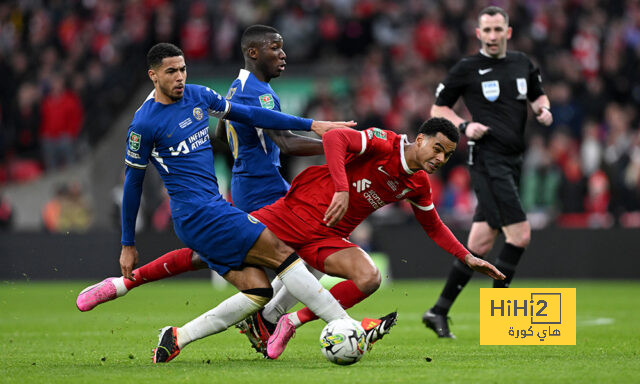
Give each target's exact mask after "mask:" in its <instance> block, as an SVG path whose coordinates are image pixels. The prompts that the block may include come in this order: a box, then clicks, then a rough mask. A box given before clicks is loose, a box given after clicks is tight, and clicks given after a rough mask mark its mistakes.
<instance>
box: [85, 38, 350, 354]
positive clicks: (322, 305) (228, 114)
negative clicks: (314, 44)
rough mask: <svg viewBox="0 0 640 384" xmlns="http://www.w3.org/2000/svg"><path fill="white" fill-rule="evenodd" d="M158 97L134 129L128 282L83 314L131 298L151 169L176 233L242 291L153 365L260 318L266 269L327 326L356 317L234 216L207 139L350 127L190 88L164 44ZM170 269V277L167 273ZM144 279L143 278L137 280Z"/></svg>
mask: <svg viewBox="0 0 640 384" xmlns="http://www.w3.org/2000/svg"><path fill="white" fill-rule="evenodd" d="M147 61H148V64H149V70H148V74H149V78H150V79H151V80H152V81H153V83H154V90H153V92H151V94H150V95H149V97H147V99H146V100H145V102H144V103H143V104H142V106H141V107H140V108H139V109H138V110H137V111H136V113H135V115H134V118H133V121H132V122H131V125H130V126H129V132H128V139H127V148H126V156H125V164H126V171H125V172H126V173H125V183H124V193H123V207H122V217H123V218H122V239H121V243H122V251H121V254H120V267H121V271H122V275H123V277H124V279H106V280H104V281H102V282H100V283H98V284H96V285H94V286H91V287H88V288H86V289H85V290H84V291H83V292H81V294H80V295H79V297H78V300H77V305H78V308H79V309H80V310H88V309H90V308H93V306H95V305H94V302H96V301H101V298H102V297H103V296H105V295H106V296H111V295H113V294H114V292H111V291H112V290H115V291H118V290H125V289H126V287H125V286H124V284H122V281H123V280H127V279H128V280H134V276H133V274H132V271H133V268H134V267H135V265H136V264H137V260H138V251H137V249H136V247H135V242H134V237H135V231H134V228H135V220H136V215H137V211H138V208H139V204H140V196H141V193H142V181H143V179H144V174H145V169H146V167H147V164H148V162H149V161H151V162H152V163H153V164H154V166H155V167H156V169H157V170H158V172H159V174H160V176H161V177H162V179H163V181H164V184H165V186H166V188H167V191H168V193H169V196H170V199H171V214H172V217H173V221H174V228H175V231H176V234H177V235H178V237H179V238H180V240H182V241H183V242H184V243H185V244H186V245H187V246H188V247H189V248H190V249H192V250H195V251H196V252H197V253H198V254H199V256H200V258H201V260H203V261H204V262H206V263H207V265H208V266H209V267H210V268H211V269H214V270H215V271H216V272H218V273H219V274H220V275H222V276H224V278H225V279H226V280H227V281H229V282H230V283H231V284H233V285H234V286H236V287H237V288H238V289H239V290H240V291H241V292H239V293H238V294H236V295H234V296H232V297H230V298H228V299H227V300H225V301H223V302H222V303H220V304H219V305H218V306H217V307H215V308H214V309H212V310H210V311H208V312H206V313H204V314H203V315H201V316H200V317H198V318H196V319H195V320H193V321H191V322H189V323H187V324H186V325H185V326H183V327H180V328H178V327H165V328H163V329H162V331H161V333H160V337H159V343H158V347H157V348H156V349H155V350H154V356H153V362H154V363H160V362H168V361H170V360H171V359H173V358H174V357H176V356H177V355H178V354H179V353H180V349H181V348H182V347H184V346H185V345H187V344H188V343H190V342H192V341H194V340H197V339H199V338H202V337H204V336H206V335H210V334H212V333H218V332H221V331H223V330H225V329H226V328H228V327H229V326H231V325H233V324H236V323H237V322H239V321H240V320H242V319H244V318H245V317H246V316H248V315H250V314H251V313H253V312H255V311H257V310H258V309H260V308H261V307H262V306H264V304H266V302H268V301H269V299H270V298H271V297H272V295H273V289H272V288H271V285H270V284H269V280H268V279H267V276H266V274H265V272H264V270H263V268H262V267H268V268H271V269H274V270H275V271H276V274H277V276H278V277H279V278H280V280H281V281H282V283H283V284H284V286H285V287H287V288H288V290H289V291H290V292H291V293H292V294H293V295H294V296H296V298H298V299H299V300H300V301H301V302H303V303H305V304H306V305H307V306H309V307H310V308H311V309H312V310H313V311H314V312H315V313H316V314H318V315H319V316H320V317H321V318H322V319H324V320H325V321H327V322H328V321H331V320H334V319H337V318H343V317H348V315H347V314H346V312H345V311H344V309H342V307H341V306H340V304H339V303H338V302H337V301H336V300H335V299H334V298H333V297H332V296H331V294H330V293H329V292H328V291H327V290H325V289H324V288H322V286H321V285H320V283H319V282H318V281H317V280H316V279H315V278H314V277H313V275H311V274H310V273H309V271H307V269H306V268H305V267H304V265H303V263H302V262H301V260H300V259H299V258H298V256H297V255H296V254H295V252H293V249H292V248H290V247H289V246H287V245H286V244H284V243H283V242H282V241H280V240H279V239H278V238H277V237H276V236H275V235H273V233H272V232H271V231H269V230H268V229H267V228H266V227H265V226H264V225H263V224H262V223H260V222H259V221H257V220H256V219H254V218H253V217H251V216H250V215H248V214H247V213H245V212H243V211H241V210H239V209H237V208H235V207H232V206H231V205H230V204H229V203H227V202H226V201H225V200H224V199H223V198H222V196H221V195H220V193H219V191H218V185H217V179H216V176H215V173H214V168H213V154H212V151H211V143H210V141H209V135H208V119H207V118H206V117H207V113H209V114H211V115H214V116H216V117H219V118H228V119H230V120H232V121H237V122H240V123H244V124H248V125H252V126H259V127H263V128H265V129H283V130H291V129H293V130H312V131H314V132H315V133H317V134H318V135H320V136H322V135H323V133H324V132H326V131H327V130H330V129H333V128H336V127H352V126H354V125H355V123H352V122H349V123H345V122H338V123H332V122H318V121H311V120H309V119H302V118H297V117H293V116H289V115H285V114H282V113H280V112H276V111H271V110H269V109H266V108H257V107H248V106H244V105H242V104H237V103H233V102H228V101H227V100H225V99H223V98H222V97H221V96H220V95H218V94H217V93H216V92H215V91H213V90H211V89H209V88H206V87H202V86H198V85H192V84H186V77H187V71H186V64H185V60H184V54H183V53H182V51H181V50H180V49H179V48H178V47H176V46H175V45H172V44H168V43H160V44H156V45H155V46H153V47H152V48H151V49H150V50H149V52H148V54H147ZM163 267H164V268H165V269H168V268H170V267H171V266H168V265H167V264H164V265H163ZM136 278H139V279H144V276H136Z"/></svg>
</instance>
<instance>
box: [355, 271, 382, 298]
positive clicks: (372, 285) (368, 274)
mask: <svg viewBox="0 0 640 384" xmlns="http://www.w3.org/2000/svg"><path fill="white" fill-rule="evenodd" d="M353 282H354V283H355V284H356V286H357V287H358V289H359V290H360V291H361V292H362V293H364V294H366V295H370V294H372V293H373V292H375V291H377V290H378V288H380V284H381V283H382V277H381V275H380V270H379V269H378V268H376V267H371V268H366V269H365V268H363V269H360V270H359V273H358V276H357V277H356V278H354V279H353Z"/></svg>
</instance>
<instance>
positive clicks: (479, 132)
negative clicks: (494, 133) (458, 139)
mask: <svg viewBox="0 0 640 384" xmlns="http://www.w3.org/2000/svg"><path fill="white" fill-rule="evenodd" d="M487 132H489V127H487V126H486V125H484V124H480V123H476V122H473V121H472V122H471V123H469V124H468V125H467V129H465V134H466V135H467V137H468V138H470V139H471V140H478V139H479V138H481V137H482V136H484V135H485V134H486V133H487Z"/></svg>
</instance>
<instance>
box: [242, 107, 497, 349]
mask: <svg viewBox="0 0 640 384" xmlns="http://www.w3.org/2000/svg"><path fill="white" fill-rule="evenodd" d="M458 139H459V133H458V129H457V128H456V127H455V126H454V125H453V124H452V123H451V122H450V121H449V120H447V119H444V118H432V119H429V120H428V121H426V122H425V123H423V124H422V126H421V127H420V129H419V130H418V135H417V138H416V141H415V142H413V143H409V142H408V141H407V139H406V137H405V136H404V135H398V134H395V133H393V132H391V131H385V130H382V129H378V128H369V129H367V130H364V131H361V132H359V131H355V130H350V129H337V130H333V131H331V132H328V133H327V134H325V135H324V136H323V146H324V150H325V155H326V159H327V164H325V165H321V166H312V167H309V168H307V169H305V170H304V171H302V172H301V173H300V174H299V175H298V176H297V177H296V178H295V179H294V180H293V182H292V183H291V189H290V190H289V192H288V193H287V195H286V196H285V197H283V198H281V199H280V200H278V201H277V202H275V203H274V204H272V205H268V206H265V207H263V208H261V209H259V210H257V211H254V212H252V213H251V214H252V216H254V217H255V218H257V219H258V220H260V221H261V222H262V223H263V224H265V225H266V226H267V227H268V228H269V229H270V230H271V231H273V232H274V233H275V234H276V236H277V237H278V238H280V239H281V240H282V241H284V242H285V243H287V244H288V245H289V246H291V247H292V248H294V249H295V250H296V251H297V252H298V255H300V257H301V258H302V259H303V260H305V261H306V262H307V263H308V264H309V265H311V266H312V267H314V268H316V269H318V270H320V271H322V272H325V273H326V274H328V275H332V276H338V277H342V278H344V279H347V280H346V281H343V282H340V283H338V284H336V285H335V286H334V287H333V288H331V290H330V292H331V293H332V294H333V295H334V297H336V299H338V301H339V302H340V304H341V305H342V306H343V307H345V308H350V307H352V306H353V305H355V304H357V303H359V302H360V301H362V300H364V299H365V298H366V297H368V296H369V295H371V294H372V293H373V292H375V291H376V290H377V289H378V287H379V286H380V282H381V278H380V271H379V270H378V268H377V267H376V266H375V264H374V263H373V261H372V260H371V258H370V257H369V255H368V254H367V253H366V252H365V251H364V250H362V249H361V248H359V247H358V246H357V245H355V244H353V243H351V242H349V241H348V240H347V239H348V237H349V234H350V233H351V231H353V229H354V228H355V227H356V226H357V225H358V224H360V223H361V222H362V221H363V220H364V219H365V218H366V217H368V216H369V215H370V214H371V213H373V211H375V210H377V209H378V208H381V207H383V206H384V205H386V204H389V203H393V202H396V201H400V200H404V199H406V200H407V201H408V202H409V203H411V205H412V208H413V212H414V214H415V216H416V218H417V219H418V221H419V222H420V224H421V225H422V227H423V228H424V230H425V232H426V233H427V235H428V236H429V237H430V238H431V239H433V240H434V241H435V242H436V244H438V245H439V246H440V247H441V248H442V249H444V250H445V251H447V252H448V253H450V254H452V255H454V256H455V257H457V258H458V259H459V260H460V261H462V262H464V263H465V264H466V265H468V266H469V267H470V268H472V269H473V270H476V271H479V272H482V273H484V274H487V275H489V276H490V277H492V278H494V279H503V278H504V275H503V274H502V273H501V272H500V271H498V270H497V269H496V268H495V267H494V266H493V265H491V264H490V263H489V262H487V261H485V260H482V259H479V258H476V257H475V256H473V255H472V254H471V253H470V252H469V251H468V250H467V249H466V248H465V247H464V246H463V245H462V244H461V243H460V242H459V241H458V240H457V239H456V238H455V237H454V236H453V234H452V233H451V231H450V230H449V228H448V227H447V226H446V225H445V224H444V223H443V222H442V220H440V217H439V216H438V214H437V212H436V210H435V208H434V205H433V202H432V196H431V186H430V184H429V177H428V176H427V174H430V173H434V172H435V171H436V170H437V169H438V168H440V167H441V166H442V165H444V164H445V163H446V162H447V161H448V160H449V158H450V157H451V155H452V154H453V152H454V150H455V149H456V146H457V143H458ZM286 294H287V292H286V290H281V291H280V292H279V293H278V294H277V295H276V296H275V297H274V299H272V300H271V301H270V303H269V304H267V306H266V307H265V309H264V311H263V312H262V313H261V314H259V315H258V316H260V317H262V319H259V321H260V322H265V321H268V322H273V320H274V319H278V316H279V315H281V314H280V313H278V309H277V308H278V307H282V306H281V305H279V304H278V301H279V300H280V297H281V296H283V295H286ZM274 312H275V316H273V313H274ZM254 319H255V317H254ZM314 319H317V317H316V316H315V315H314V314H313V313H312V312H311V311H310V310H309V309H308V308H303V309H301V310H299V311H297V312H295V313H290V314H286V315H284V316H280V317H279V320H278V321H277V325H276V327H275V329H274V330H273V332H270V334H271V335H270V338H269V340H268V344H267V354H268V356H269V357H270V358H272V359H275V358H277V357H278V356H280V354H281V353H282V352H283V351H284V348H285V346H286V344H287V342H288V340H289V339H290V338H291V337H292V336H293V334H294V333H295V328H296V327H299V326H300V325H302V324H304V323H306V322H308V321H311V320H314ZM394 321H395V319H394ZM367 336H368V340H367V341H369V342H370V343H371V342H373V341H375V340H377V338H379V337H380V336H381V335H376V334H375V333H369V334H368V335H367Z"/></svg>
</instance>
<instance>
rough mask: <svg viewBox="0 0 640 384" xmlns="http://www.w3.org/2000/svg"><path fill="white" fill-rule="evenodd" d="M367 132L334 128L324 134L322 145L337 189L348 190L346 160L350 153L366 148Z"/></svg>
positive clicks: (339, 190)
mask: <svg viewBox="0 0 640 384" xmlns="http://www.w3.org/2000/svg"><path fill="white" fill-rule="evenodd" d="M365 138H366V136H365V134H364V132H361V131H356V130H353V129H346V128H345V129H332V130H331V131H329V132H327V133H325V134H324V135H323V136H322V146H323V147H324V154H325V157H326V159H327V165H328V166H329V173H330V174H331V178H332V179H333V184H334V185H335V191H336V192H341V191H348V190H349V180H348V179H347V170H346V169H345V162H346V159H347V154H348V153H357V154H361V153H362V152H364V149H365V148H366V141H365Z"/></svg>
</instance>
